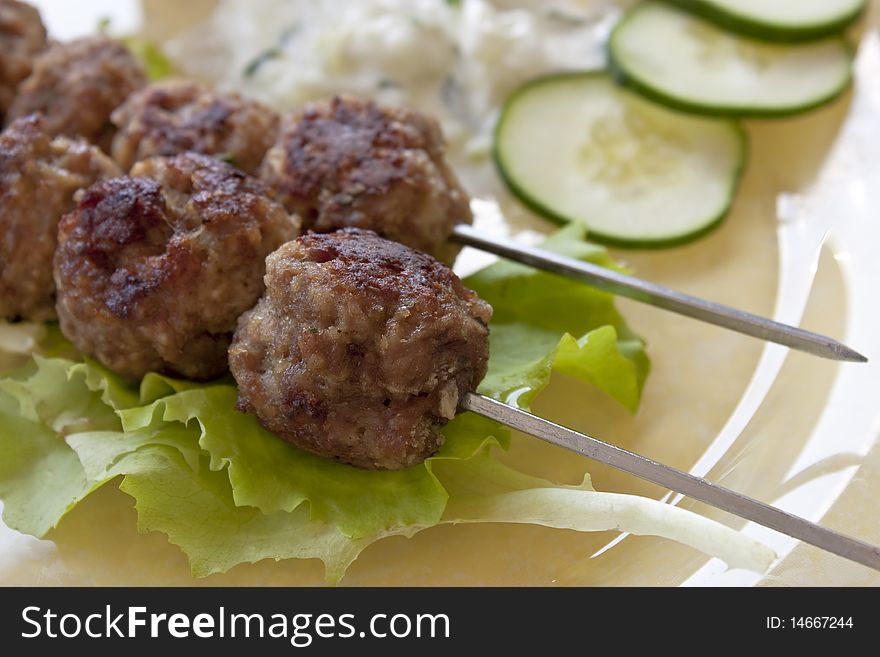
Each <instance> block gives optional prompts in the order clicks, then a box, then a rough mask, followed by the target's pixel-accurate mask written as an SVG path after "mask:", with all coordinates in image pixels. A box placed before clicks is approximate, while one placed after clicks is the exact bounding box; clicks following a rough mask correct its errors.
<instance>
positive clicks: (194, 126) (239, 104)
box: [112, 80, 279, 174]
mask: <svg viewBox="0 0 880 657" xmlns="http://www.w3.org/2000/svg"><path fill="white" fill-rule="evenodd" d="M112 121H113V123H114V124H115V125H116V126H117V128H118V132H117V134H116V137H115V138H114V140H113V147H112V153H113V158H114V159H115V160H116V161H117V162H118V163H119V165H120V166H122V167H123V168H124V169H126V170H127V169H128V168H130V167H131V165H132V164H133V163H134V162H137V161H140V160H143V159H146V158H148V157H151V156H155V155H176V154H178V153H182V152H185V151H195V152H197V153H203V154H205V155H214V156H217V157H220V158H221V159H223V160H224V161H227V162H229V163H230V164H233V165H235V166H236V167H238V168H239V169H241V170H242V171H245V172H246V173H249V174H255V173H256V171H257V169H258V167H259V165H260V162H262V160H263V156H264V155H265V154H266V151H267V150H268V149H269V147H270V146H271V145H272V144H273V143H274V142H275V140H276V138H277V133H278V124H279V117H278V115H277V113H276V112H275V111H274V110H272V109H271V108H269V107H268V106H266V105H263V104H262V103H259V102H257V101H255V100H251V99H248V98H245V97H244V96H242V95H241V94H238V93H235V92H223V91H218V90H214V89H211V88H210V87H207V86H205V85H202V84H199V83H197V82H190V81H183V80H169V81H164V82H159V83H155V84H151V85H149V86H147V87H145V88H144V89H141V90H140V91H138V92H136V93H134V94H132V95H131V96H130V97H129V99H128V100H127V101H126V102H125V103H124V104H122V105H121V106H120V107H118V108H117V109H116V110H115V111H114V112H113V115H112Z"/></svg>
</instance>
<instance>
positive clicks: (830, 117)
mask: <svg viewBox="0 0 880 657" xmlns="http://www.w3.org/2000/svg"><path fill="white" fill-rule="evenodd" d="M35 4H38V5H39V6H40V7H41V9H42V11H43V13H44V16H45V18H46V21H47V24H48V25H49V27H50V30H51V31H52V32H53V34H54V35H55V36H56V37H59V38H69V37H72V36H76V35H79V34H84V33H89V32H91V31H93V30H94V28H95V26H96V25H97V23H98V20H99V19H100V18H101V17H105V16H111V17H112V18H113V25H114V27H115V28H116V29H117V30H120V31H126V30H129V29H134V28H136V27H137V26H138V25H139V24H141V21H142V19H143V15H144V14H143V13H141V10H140V7H139V6H138V4H137V3H135V2H119V1H118V0H113V1H111V0H103V1H101V0H91V1H90V2H80V3H76V7H75V9H74V8H73V7H72V6H71V3H69V2H64V1H63V0H54V1H53V0H43V1H41V2H37V3H35ZM210 5H211V0H200V1H199V2H190V3H186V11H181V3H179V2H174V1H168V0H146V7H147V10H148V11H147V12H146V15H147V18H148V19H151V20H152V19H155V18H156V17H157V16H159V17H160V18H161V19H162V20H167V14H164V15H163V13H162V12H169V11H171V12H174V16H175V20H176V21H177V22H178V24H180V25H185V24H186V23H188V22H189V21H192V20H195V19H197V18H198V16H199V15H200V12H202V11H204V10H205V8H206V7H210ZM878 14H880V1H874V2H872V3H871V11H870V12H869V16H868V18H867V19H866V20H865V21H864V25H865V26H868V27H867V28H866V29H865V31H864V34H863V36H862V37H861V51H860V56H859V61H858V67H857V68H858V73H857V86H856V91H855V93H854V94H849V95H847V96H846V97H844V98H842V99H840V100H838V101H837V102H835V103H834V104H832V105H830V106H828V107H826V108H823V109H821V110H819V111H816V112H813V113H810V114H809V115H807V116H803V117H798V118H795V119H789V120H784V121H767V122H751V123H749V124H748V126H747V128H748V131H749V133H750V137H751V154H750V158H749V164H748V167H747V170H746V175H745V179H744V181H743V187H742V190H741V192H740V194H739V195H738V197H737V200H736V203H735V206H734V208H733V211H732V213H731V215H730V216H729V218H728V219H727V221H726V222H725V223H724V225H723V226H722V227H721V228H720V229H719V230H718V231H716V232H715V233H713V234H712V235H710V236H708V237H707V238H705V239H702V240H700V241H698V242H696V243H694V244H691V245H688V246H684V247H679V248H676V249H672V250H666V251H661V252H630V251H618V252H616V253H615V255H616V256H617V257H618V258H620V259H622V260H624V261H627V262H628V263H629V264H630V265H632V266H633V267H634V268H635V270H636V271H637V273H638V275H640V276H642V277H644V278H648V279H650V280H655V281H657V282H660V283H663V284H666V285H669V286H671V287H674V288H677V289H681V290H683V291H686V292H689V293H691V294H696V295H699V296H703V297H706V298H710V299H714V300H717V301H720V302H723V303H727V304H730V305H733V306H737V307H741V308H744V309H748V310H751V311H753V312H757V313H760V314H765V315H774V316H775V317H777V318H778V319H781V320H783V321H787V322H791V323H801V324H802V325H803V326H804V327H805V328H809V329H812V330H816V331H819V332H822V333H827V334H829V335H832V336H835V337H837V338H840V339H842V340H843V341H844V342H846V343H848V344H850V345H851V346H852V347H854V348H855V349H857V350H859V351H861V352H862V353H864V354H866V355H867V356H868V357H869V358H870V359H871V361H872V362H871V363H869V364H867V365H849V364H847V365H838V364H835V363H831V362H826V361H821V360H819V359H816V358H812V357H809V356H805V355H802V354H799V353H788V352H787V351H786V350H784V349H781V348H777V347H774V346H768V347H765V346H764V345H762V344H761V343H760V342H758V341H756V340H752V339H749V338H745V337H742V336H738V335H735V334H732V333H729V332H725V331H722V330H719V329H715V328H712V327H709V326H706V325H703V324H700V323H698V322H695V321H691V320H688V319H684V318H680V317H677V316H674V315H671V314H668V313H664V312H661V311H659V310H655V309H652V308H648V307H644V306H639V305H638V304H634V303H630V302H626V301H621V302H620V306H621V307H622V310H623V312H624V313H625V314H626V316H627V318H628V320H629V322H630V324H631V325H632V326H633V328H635V329H636V330H637V331H639V332H640V333H641V334H643V335H644V336H645V337H646V338H647V339H648V341H649V343H650V352H649V353H650V355H651V357H652V360H653V371H652V374H651V377H650V378H649V380H648V384H647V386H646V389H645V397H644V401H643V405H642V408H641V409H640V410H639V412H638V414H637V415H636V416H634V417H633V416H629V415H628V414H627V413H626V412H625V411H623V410H621V409H620V408H619V407H617V406H616V405H614V404H613V403H612V402H610V401H609V400H607V399H605V398H604V397H602V396H601V395H599V394H597V393H594V392H592V391H590V390H588V389H585V388H584V387H583V386H581V385H575V384H574V383H572V382H569V381H567V380H565V378H564V377H561V376H558V377H555V378H554V380H553V382H552V384H551V386H550V388H549V389H548V390H547V391H546V392H545V393H544V395H543V396H542V397H541V398H540V399H539V401H538V403H537V405H536V408H535V410H536V412H537V413H539V414H541V415H544V416H546V417H549V418H552V419H554V420H556V421H559V422H562V423H564V424H568V425H569V426H572V427H574V428H576V429H579V430H582V431H586V432H588V433H591V434H594V435H597V436H599V437H602V438H605V439H608V440H611V441H612V442H615V443H617V444H620V445H622V446H624V447H626V448H628V449H632V450H634V451H637V452H640V453H642V454H644V455H646V456H649V457H651V458H653V459H656V460H658V461H661V462H664V463H668V464H670V465H673V466H676V467H678V468H682V469H685V470H690V471H692V472H696V473H698V474H701V475H705V476H707V477H708V478H710V479H712V480H713V481H718V482H721V483H723V484H724V485H726V486H728V487H731V488H734V489H736V490H740V491H742V492H745V493H747V494H749V495H752V496H754V497H757V498H758V499H761V500H764V501H767V502H770V503H773V504H776V505H778V506H781V507H782V508H784V509H786V510H789V511H792V512H794V513H797V514H799V515H802V516H804V517H807V518H809V519H811V520H816V521H820V522H822V523H823V524H825V525H827V526H829V527H832V528H834V529H838V530H840V531H844V532H847V533H850V534H852V535H855V536H858V537H860V538H863V539H866V540H869V541H872V542H874V543H880V524H878V523H876V521H875V517H876V515H875V513H874V511H875V509H876V503H875V500H876V499H877V497H878V494H880V446H878V441H877V436H878V433H880V400H878V394H877V391H878V390H880V310H878V306H877V304H876V294H877V289H878V285H880V259H878V258H877V257H876V254H875V253H874V251H875V250H876V245H878V244H880V222H877V221H876V220H875V219H876V217H875V216H874V215H875V214H876V210H875V209H876V208H877V207H880V124H878V122H880V119H878V117H880V38H878V33H877V25H878V22H880V21H878V18H880V16H878ZM499 202H500V208H501V209H502V210H503V216H505V217H507V218H508V219H507V220H506V221H505V222H504V223H503V225H502V220H501V219H500V216H501V215H500V214H499V213H498V210H499ZM475 207H476V209H477V211H478V225H480V226H481V227H483V228H484V229H486V230H503V231H505V232H517V231H518V230H519V229H522V228H525V227H528V228H534V227H535V225H536V224H535V220H534V218H532V217H529V216H528V215H527V214H525V213H524V212H523V211H522V210H521V209H517V208H515V206H513V205H511V204H510V202H509V200H507V199H505V198H503V197H502V198H500V199H499V198H495V197H492V196H487V197H483V198H479V199H478V200H477V202H476V203H475ZM547 229H548V230H549V229H550V227H549V226H547ZM476 262H477V259H476V256H474V255H473V254H471V255H469V256H467V257H466V258H465V259H464V260H463V266H464V267H466V268H467V267H472V266H473V265H475V264H476ZM504 458H505V459H506V460H508V461H509V462H511V463H513V464H515V465H517V466H518V467H520V468H523V469H525V470H527V471H529V472H532V473H534V474H537V475H540V476H544V477H547V478H550V479H554V480H556V481H560V482H566V483H579V482H580V481H581V479H582V476H583V473H584V471H585V470H587V469H588V470H589V471H590V473H591V474H592V476H593V482H594V485H595V486H596V488H597V489H599V490H606V491H623V492H629V493H637V494H641V495H650V496H654V497H657V498H660V497H663V496H664V495H665V494H666V491H663V490H662V489H659V488H657V487H655V486H653V485H651V484H648V483H645V482H642V481H639V480H636V479H634V478H633V477H630V476H628V475H625V474H621V473H618V472H616V471H614V470H611V469H609V468H606V467H604V466H601V465H599V464H596V463H592V462H587V461H585V460H584V459H581V458H579V457H576V456H573V455H571V454H568V453H567V452H564V451H563V450H559V449H556V448H553V447H550V446H548V445H545V444H543V443H540V442H539V441H537V440H533V439H529V438H526V437H519V438H517V439H515V441H514V445H513V447H512V449H511V451H510V453H509V454H507V455H505V457H504ZM667 497H671V496H669V495H667ZM673 501H674V500H673ZM681 503H682V504H683V505H684V506H687V507H689V508H694V509H696V510H698V511H699V512H700V513H704V514H706V515H709V516H712V517H715V518H718V519H720V520H722V521H723V522H726V523H728V524H730V525H731V526H735V527H741V528H742V531H744V532H747V533H748V534H750V535H753V536H755V537H757V538H759V539H760V540H762V541H764V542H766V543H768V544H769V545H771V546H772V547H774V548H775V549H776V550H777V552H778V553H779V554H780V556H781V559H780V561H779V562H777V564H776V565H775V566H774V568H773V569H772V571H771V572H770V573H769V574H768V575H766V576H764V577H758V576H757V575H754V574H751V573H747V572H743V571H736V570H734V571H725V569H724V566H723V564H721V563H720V562H717V561H715V560H708V559H707V558H706V557H704V556H702V555H701V554H699V553H697V552H695V551H693V550H691V549H689V548H685V547H682V546H679V545H677V544H674V543H671V542H669V541H664V540H661V539H656V538H650V537H634V536H624V537H621V536H618V535H616V534H614V533H598V534H592V535H582V534H577V533H574V532H567V531H558V530H550V529H543V528H537V527H521V526H504V525H498V526H457V527H449V526H443V527H438V528H435V529H432V530H429V531H425V532H422V533H420V534H418V535H417V536H416V537H414V538H412V539H405V538H392V539H388V540H386V541H383V542H380V543H378V544H375V545H373V546H371V547H370V548H368V549H367V550H366V551H365V552H364V553H363V555H362V556H361V557H360V558H359V559H358V560H357V561H356V562H355V563H354V564H353V566H352V567H351V569H350V570H349V573H348V575H347V576H346V578H345V579H344V580H343V584H350V585H553V584H558V585H681V584H685V585H752V584H764V585H774V584H786V585H797V584H847V585H869V584H874V585H876V584H880V576H878V575H877V574H875V573H873V572H872V571H870V570H868V569H866V568H863V567H861V566H857V565H855V564H851V563H848V562H846V561H844V560H842V559H839V558H836V557H833V556H830V555H826V554H824V553H822V552H820V551H818V550H816V549H813V548H810V547H806V546H803V545H797V544H796V542H795V541H793V540H790V539H787V538H786V537H782V536H780V535H778V534H775V533H774V532H771V531H769V530H764V529H763V528H760V527H756V526H753V525H751V524H746V523H744V522H740V521H738V520H737V519H735V518H732V517H730V516H726V515H725V514H722V513H720V512H717V511H715V510H713V509H710V508H707V507H705V506H703V505H700V504H695V503H692V502H690V501H688V500H685V501H682V502H681ZM49 538H50V540H37V539H34V538H31V537H27V536H22V535H20V534H17V533H16V532H13V531H11V530H8V529H6V528H5V527H2V526H0V582H2V583H3V584H46V585H50V584H61V585H65V584H71V585H73V584H95V585H102V584H103V585H151V584H157V585H158V584H165V585H235V584H249V585H264V584H265V585H293V584H311V585H317V584H321V583H322V582H323V579H322V575H323V573H322V568H321V566H320V564H319V563H318V562H315V561H305V562H303V561H293V560H291V561H286V562H282V563H274V562H261V563H258V564H255V565H243V566H238V567H236V568H234V569H233V570H231V571H230V572H229V573H227V574H225V575H216V576H212V577H209V578H206V579H204V580H194V579H193V578H192V577H191V576H190V574H189V569H188V566H187V564H186V560H185V559H184V557H183V555H182V554H181V553H180V552H179V551H178V550H177V548H176V547H174V546H171V545H169V544H168V542H167V541H166V539H165V537H164V536H163V535H160V534H155V533H154V534H148V535H139V534H138V533H137V530H136V528H135V512H134V509H133V505H132V500H131V499H130V498H129V497H127V496H126V495H124V494H122V493H120V492H119V491H118V490H116V489H115V487H114V486H105V487H104V488H103V489H101V490H100V491H98V492H97V493H96V494H94V495H92V496H91V497H90V498H88V500H87V501H86V502H84V503H82V504H80V506H79V507H78V508H77V509H76V510H75V511H74V512H73V513H71V514H70V515H69V516H68V517H67V518H66V519H65V520H64V522H63V523H62V524H61V526H60V527H59V529H58V530H55V531H53V532H52V534H51V535H50V537H49Z"/></svg>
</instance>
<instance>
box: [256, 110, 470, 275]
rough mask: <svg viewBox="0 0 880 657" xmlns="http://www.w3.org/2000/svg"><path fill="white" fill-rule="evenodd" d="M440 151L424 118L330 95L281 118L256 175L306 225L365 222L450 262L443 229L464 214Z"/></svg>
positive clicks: (466, 217) (464, 202)
mask: <svg viewBox="0 0 880 657" xmlns="http://www.w3.org/2000/svg"><path fill="white" fill-rule="evenodd" d="M444 149H445V144H444V142H443V136H442V134H441V132H440V126H439V125H438V124H437V122H436V121H434V119H431V118H429V117H427V116H424V115H422V114H418V113H416V112H412V111H409V110H405V109H399V108H390V107H380V106H379V105H376V104H375V103H373V102H370V101H363V100H357V99H353V98H334V99H333V100H331V101H329V102H324V103H316V104H313V105H310V106H308V107H306V109H305V110H304V111H303V112H301V113H300V114H297V115H294V116H291V117H288V118H287V119H285V120H284V122H283V123H282V127H281V136H280V137H279V140H278V142H277V143H276V144H275V145H274V146H273V147H272V148H271V149H270V150H269V152H268V153H267V154H266V159H265V160H264V162H263V166H262V169H261V174H260V175H261V177H262V178H263V179H264V180H265V181H266V182H267V183H268V184H269V185H270V186H271V187H273V188H274V189H275V190H276V191H277V192H278V194H279V199H280V200H281V201H282V203H284V205H285V206H286V207H287V209H288V210H290V211H291V212H296V213H297V214H299V215H300V216H301V217H302V218H303V222H304V225H305V226H306V227H307V228H310V229H312V230H315V231H318V232H322V233H323V232H329V231H333V230H336V229H338V228H343V227H346V226H351V227H356V228H366V229H370V230H373V231H375V232H377V233H378V234H380V235H382V236H383V237H387V238H388V239H390V240H394V241H395V242H400V243H401V244H405V245H407V246H409V247H412V248H414V249H417V250H419V251H424V252H425V253H430V254H431V255H433V256H435V257H437V258H439V259H440V260H442V261H444V262H447V263H451V262H452V261H453V260H454V259H455V256H456V255H457V254H458V251H459V248H458V247H456V246H455V245H454V244H451V243H450V242H449V241H448V239H449V235H450V234H451V232H452V229H453V228H454V227H455V225H456V224H459V223H471V222H472V221H473V217H472V215H471V211H470V207H469V205H468V203H469V201H468V197H467V194H466V193H465V192H464V190H463V189H462V188H461V185H459V183H458V180H457V179H456V177H455V175H454V174H453V172H452V170H451V169H450V168H449V166H448V165H447V164H446V162H445V160H444V157H443V156H444Z"/></svg>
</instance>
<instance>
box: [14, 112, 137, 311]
mask: <svg viewBox="0 0 880 657" xmlns="http://www.w3.org/2000/svg"><path fill="white" fill-rule="evenodd" d="M116 175H119V169H117V167H116V165H115V164H114V163H113V161H112V160H111V159H110V158H109V157H107V156H106V155H104V154H103V153H101V151H99V150H98V149H97V148H95V147H94V146H92V145H90V144H88V143H87V142H86V141H85V140H82V139H68V138H67V137H55V138H54V139H53V138H51V137H49V135H48V134H47V133H46V131H45V129H44V121H43V119H42V118H41V117H39V116H38V115H31V116H28V117H24V118H21V119H18V120H16V121H13V123H12V124H11V125H10V126H9V127H8V128H6V130H4V131H3V132H2V133H0V318H3V319H30V320H34V321H43V320H47V319H53V318H54V317H55V284H54V283H53V281H52V256H53V255H54V254H55V244H56V233H57V231H58V220H59V219H60V218H61V215H63V214H64V213H65V212H69V211H70V210H72V209H73V207H74V205H75V204H74V200H73V195H74V192H76V190H78V189H79V188H81V187H88V186H89V185H91V184H92V183H94V182H95V181H96V180H99V179H101V178H110V177H112V176H116Z"/></svg>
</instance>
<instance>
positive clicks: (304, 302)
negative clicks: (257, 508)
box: [230, 229, 492, 469]
mask: <svg viewBox="0 0 880 657" xmlns="http://www.w3.org/2000/svg"><path fill="white" fill-rule="evenodd" d="M266 287H267V290H266V294H265V295H264V296H263V298H262V299H261V300H260V302H259V303H258V304H257V306H256V307H255V308H254V309H253V310H252V311H251V312H249V313H246V314H245V315H244V316H243V317H242V318H241V320H240V321H239V325H238V329H237V331H236V335H235V338H234V341H233V344H232V346H231V348H230V368H231V370H232V373H233V375H234V376H235V378H236V380H237V382H238V384H239V405H240V408H242V409H244V410H248V411H251V412H254V413H255V414H256V415H257V417H258V418H259V419H260V421H261V422H262V423H263V425H264V426H266V427H267V428H268V429H269V430H270V431H273V432H275V433H276V434H278V435H279V436H280V437H282V438H283V439H284V440H287V441H288V442H291V443H293V444H295V445H297V446H299V447H301V448H303V449H306V450H309V451H311V452H314V453H316V454H319V455H322V456H329V457H332V458H336V459H339V460H341V461H344V462H346V463H351V464H353V465H357V466H360V467H364V468H377V469H398V468H402V467H407V466H409V465H412V464H414V463H417V462H420V461H422V460H424V459H425V458H426V457H427V456H429V455H430V454H432V453H434V452H435V451H436V450H437V449H438V448H439V446H440V445H441V443H442V440H443V437H442V433H441V428H442V426H443V424H444V423H445V422H446V421H447V420H449V419H450V418H451V417H453V416H454V415H455V413H456V409H457V406H458V403H459V401H460V399H461V396H462V395H463V394H465V393H466V392H469V391H472V390H474V389H475V388H476V386H477V384H478V383H479V382H480V381H481V380H482V378H483V376H485V373H486V367H487V363H488V328H487V325H488V322H489V319H490V317H491V313H492V311H491V308H490V306H489V305H488V304H486V303H485V302H484V301H482V300H480V299H479V298H478V297H477V295H476V294H475V293H474V292H472V291H470V290H468V289H467V288H465V287H464V286H463V285H462V283H461V281H460V280H459V278H458V277H457V276H456V275H455V274H454V273H453V272H452V271H451V270H450V269H449V268H448V267H446V266H445V265H443V264H442V263H440V262H438V261H437V260H435V259H434V258H432V257H431V256H428V255H426V254H423V253H419V252H416V251H414V250H412V249H409V248H407V247H404V246H402V245H400V244H397V243H394V242H390V241H388V240H384V239H381V238H379V237H378V236H376V235H375V234H373V233H370V232H367V231H361V230H357V229H346V230H343V231H341V232H337V233H332V234H326V235H323V234H313V233H312V234H307V235H304V236H303V237H301V238H299V239H298V240H296V241H294V242H290V243H288V244H285V245H284V246H283V247H281V248H280V249H279V250H278V251H276V252H275V253H274V254H272V255H271V256H270V257H269V259H268V261H267V271H266Z"/></svg>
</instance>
